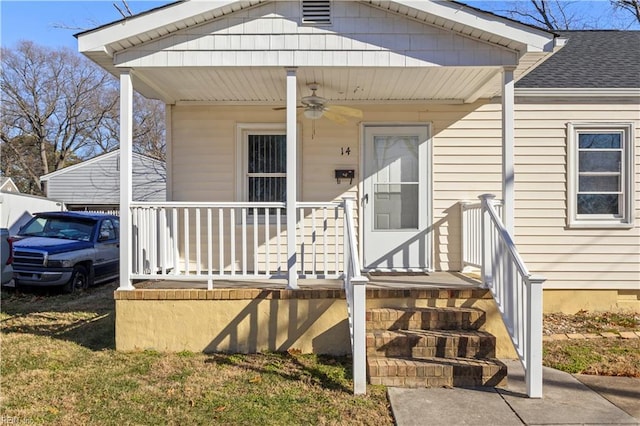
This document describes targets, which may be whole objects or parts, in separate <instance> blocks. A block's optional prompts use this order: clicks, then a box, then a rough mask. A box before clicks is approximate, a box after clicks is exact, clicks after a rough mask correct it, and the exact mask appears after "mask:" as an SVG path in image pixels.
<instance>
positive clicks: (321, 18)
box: [302, 0, 331, 25]
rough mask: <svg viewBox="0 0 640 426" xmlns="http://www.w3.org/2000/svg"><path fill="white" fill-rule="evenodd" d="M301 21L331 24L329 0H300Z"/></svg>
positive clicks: (313, 23)
mask: <svg viewBox="0 0 640 426" xmlns="http://www.w3.org/2000/svg"><path fill="white" fill-rule="evenodd" d="M302 23H303V24H307V25H331V0H302Z"/></svg>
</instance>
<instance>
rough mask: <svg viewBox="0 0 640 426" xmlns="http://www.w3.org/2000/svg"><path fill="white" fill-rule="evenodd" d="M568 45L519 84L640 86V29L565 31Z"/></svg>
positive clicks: (600, 86) (545, 86)
mask: <svg viewBox="0 0 640 426" xmlns="http://www.w3.org/2000/svg"><path fill="white" fill-rule="evenodd" d="M559 34H560V35H561V37H565V38H567V39H568V41H567V44H566V45H565V46H564V47H563V48H562V49H560V51H558V52H556V53H555V54H554V55H552V56H551V57H550V58H549V59H547V60H546V61H545V62H544V63H542V64H541V65H540V66H538V67H537V68H536V69H535V70H533V71H532V72H531V73H529V74H527V75H526V76H524V77H523V78H522V79H521V80H520V81H518V83H517V87H521V88H576V89H586V88H638V87H640V31H602V30H600V31H597V30H596V31H562V32H560V33H559Z"/></svg>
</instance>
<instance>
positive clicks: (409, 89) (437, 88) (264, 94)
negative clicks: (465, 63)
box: [134, 67, 501, 105]
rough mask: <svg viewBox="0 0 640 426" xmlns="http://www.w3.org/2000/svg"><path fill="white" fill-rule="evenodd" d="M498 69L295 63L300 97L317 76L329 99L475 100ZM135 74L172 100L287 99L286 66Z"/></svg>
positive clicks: (490, 90)
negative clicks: (311, 66) (306, 65)
mask: <svg viewBox="0 0 640 426" xmlns="http://www.w3.org/2000/svg"><path fill="white" fill-rule="evenodd" d="M500 75H501V74H500V70H499V69H496V68H490V67H484V68H480V67H479V68H469V67H461V68H431V69H425V68H321V67H319V68H299V69H298V72H297V81H298V99H300V98H302V97H303V96H307V95H310V94H311V92H310V90H309V88H308V87H307V85H308V84H309V83H313V82H315V83H318V84H319V89H318V92H317V94H318V95H319V96H322V97H324V98H327V99H328V100H330V101H333V102H342V103H353V104H357V103H376V102H389V101H396V102H452V103H460V102H473V101H475V100H476V99H477V98H478V97H485V96H487V95H493V94H494V93H499V91H500V81H501V79H500ZM134 76H135V77H134V78H136V79H139V80H140V82H141V83H144V82H153V85H154V86H155V87H157V88H161V89H160V90H161V91H162V98H163V100H165V101H167V102H170V103H189V102H194V103H223V102H224V103H229V102H231V103H234V102H235V103H247V104H274V105H284V103H285V99H286V86H285V77H286V72H285V69H284V68H280V67H271V68H235V67H234V68H218V69H202V68H169V69H167V68H153V69H137V70H135V72H134ZM176 81H179V82H180V84H175V82H176ZM154 92H155V95H156V96H157V95H158V93H157V92H158V91H157V90H155V91H154ZM149 94H150V95H152V94H153V93H149Z"/></svg>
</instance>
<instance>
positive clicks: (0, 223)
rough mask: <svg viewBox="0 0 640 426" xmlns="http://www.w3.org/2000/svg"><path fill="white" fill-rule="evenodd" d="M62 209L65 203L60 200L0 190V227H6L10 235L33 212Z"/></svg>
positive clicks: (29, 217) (28, 218)
mask: <svg viewBox="0 0 640 426" xmlns="http://www.w3.org/2000/svg"><path fill="white" fill-rule="evenodd" d="M63 210H65V205H64V203H63V202H62V201H60V200H53V199H51V198H45V197H39V196H37V195H30V194H23V193H21V192H13V191H12V192H5V191H0V228H8V229H9V234H10V235H15V234H17V233H18V231H19V230H20V227H22V226H23V225H25V224H26V223H27V222H28V221H29V220H31V217H32V215H33V214H34V213H38V212H48V211H63Z"/></svg>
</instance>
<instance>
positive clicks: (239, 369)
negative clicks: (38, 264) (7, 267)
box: [0, 285, 393, 425]
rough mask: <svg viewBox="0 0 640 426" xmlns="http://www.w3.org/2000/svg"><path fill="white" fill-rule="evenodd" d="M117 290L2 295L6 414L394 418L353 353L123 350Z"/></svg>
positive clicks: (113, 419) (81, 418) (119, 419)
mask: <svg viewBox="0 0 640 426" xmlns="http://www.w3.org/2000/svg"><path fill="white" fill-rule="evenodd" d="M113 289H114V287H113V286H110V285H107V286H102V287H97V288H94V289H91V290H90V291H88V292H85V293H82V294H80V295H53V296H47V295H40V296H38V295H35V296H34V295H32V294H30V295H24V296H23V295H13V294H9V293H4V292H3V293H2V296H3V299H2V313H1V316H0V319H1V321H2V325H3V327H2V362H1V367H2V378H1V385H2V406H1V408H0V416H2V418H11V419H14V420H15V419H17V420H20V421H23V422H31V423H35V424H65V425H69V424H74V425H75V424H100V425H103V424H104V425H109V424H114V425H116V424H117V425H122V424H139V425H163V424H185V425H186V424H189V425H192V424H193V425H196V424H251V425H255V424H345V423H350V424H371V425H374V424H375V425H382V424H392V423H393V419H392V417H391V414H390V411H389V406H388V403H387V399H386V394H385V389H384V388H383V387H374V386H370V387H369V388H368V394H367V396H358V397H355V396H353V394H352V389H351V386H352V384H351V361H350V359H348V358H335V357H322V356H315V355H299V354H287V353H285V354H275V353H267V354H257V355H222V354H209V355H207V354H200V353H197V354H196V353H190V352H184V353H178V354H165V353H158V352H151V351H147V352H135V353H121V352H116V351H115V350H114V338H113V331H114V318H113V315H114V312H113V310H114V308H113V306H114V302H113V299H112V292H113Z"/></svg>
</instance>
